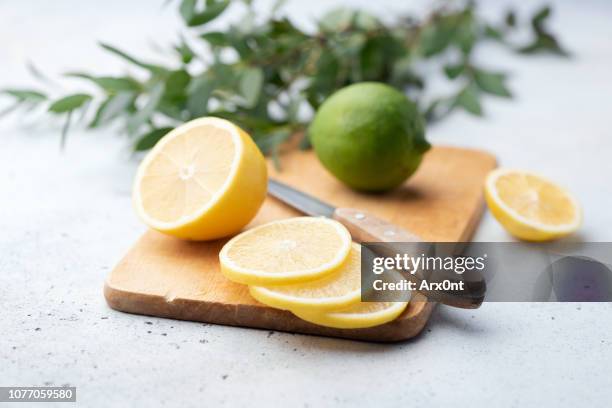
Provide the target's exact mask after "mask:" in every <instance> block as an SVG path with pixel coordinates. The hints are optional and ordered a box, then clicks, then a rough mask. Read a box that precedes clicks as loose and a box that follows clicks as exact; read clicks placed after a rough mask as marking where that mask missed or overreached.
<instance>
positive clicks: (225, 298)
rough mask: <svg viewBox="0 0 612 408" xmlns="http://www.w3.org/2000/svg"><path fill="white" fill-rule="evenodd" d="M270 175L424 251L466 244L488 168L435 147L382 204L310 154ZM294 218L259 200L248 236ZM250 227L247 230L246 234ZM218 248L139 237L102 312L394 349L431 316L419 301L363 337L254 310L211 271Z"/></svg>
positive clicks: (474, 156)
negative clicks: (363, 215)
mask: <svg viewBox="0 0 612 408" xmlns="http://www.w3.org/2000/svg"><path fill="white" fill-rule="evenodd" d="M281 164H282V171H281V172H277V171H276V170H275V169H274V168H273V166H272V165H270V175H271V177H274V178H276V179H278V180H280V181H283V182H285V183H288V184H290V185H291V186H294V187H296V188H298V189H300V190H302V191H305V192H307V193H310V194H312V195H314V196H316V197H318V198H320V199H322V200H324V201H326V202H328V203H330V204H332V205H335V206H337V207H340V206H341V207H351V208H357V209H361V210H365V211H369V212H371V213H373V214H374V215H377V216H379V217H381V218H385V219H387V220H389V221H391V222H393V223H395V224H397V225H398V226H400V227H403V228H404V229H407V230H409V231H412V232H414V233H416V234H417V235H419V236H421V237H422V238H423V239H424V240H426V241H438V242H445V241H447V242H455V241H468V240H469V239H470V238H471V236H472V234H473V232H474V230H475V227H476V225H477V223H478V221H479V220H480V217H481V215H482V211H483V208H484V202H483V195H482V185H483V182H484V179H485V176H486V174H487V173H488V172H489V171H490V170H491V169H493V168H495V166H496V161H495V158H494V157H493V156H492V155H490V154H489V153H486V152H482V151H476V150H467V149H459V148H452V147H440V146H437V147H434V148H433V149H431V150H430V151H429V152H428V153H427V154H426V156H425V159H424V161H423V164H422V165H421V167H420V168H419V170H418V172H417V173H416V174H415V175H414V176H413V177H412V178H411V179H410V180H409V181H408V182H407V183H406V184H405V185H404V186H402V187H401V188H398V189H396V190H394V191H393V192H390V193H387V194H384V195H381V194H378V195H373V194H361V193H356V192H354V191H351V190H349V189H348V188H346V187H344V186H343V185H342V184H340V183H339V182H338V181H336V179H334V178H333V177H332V176H330V175H329V174H328V173H327V172H326V171H325V169H323V168H322V166H321V165H320V164H319V162H318V160H317V159H316V157H315V156H314V155H313V153H312V152H302V151H293V152H291V153H288V154H286V155H284V156H282V157H281ZM297 215H300V214H299V213H298V212H297V211H295V210H294V209H292V208H290V207H288V206H286V205H284V204H282V203H281V202H279V201H277V200H275V199H274V198H271V197H268V198H267V199H266V202H265V203H264V205H263V207H262V209H261V210H260V212H259V214H258V215H257V217H256V218H255V219H254V220H253V222H252V223H251V224H250V226H255V225H259V224H262V223H265V222H269V221H272V220H277V219H282V218H288V217H293V216H297ZM250 226H249V227H250ZM225 242H226V240H219V241H212V242H188V241H181V240H178V239H175V238H171V237H167V236H165V235H163V234H160V233H158V232H155V231H148V232H147V233H145V234H144V235H143V236H142V238H140V240H139V241H138V242H137V243H136V244H135V245H134V246H133V247H132V249H130V250H129V251H128V253H127V254H126V255H125V257H124V258H123V259H122V260H121V262H119V264H118V265H117V266H116V267H115V269H114V270H113V271H112V272H111V274H110V276H109V277H108V279H107V281H106V283H105V286H104V295H105V297H106V301H107V302H108V304H109V306H110V307H112V308H113V309H116V310H120V311H123V312H129V313H137V314H143V315H150V316H159V317H167V318H173V319H181V320H193V321H199V322H208V323H216V324H223V325H231V326H244V327H253V328H260V329H268V330H281V331H288V332H296V333H306V334H317V335H324V336H333V337H343V338H350V339H358V340H368V341H399V340H404V339H408V338H410V337H413V336H415V335H417V334H418V333H419V332H420V331H421V330H422V329H423V327H424V326H425V324H426V322H427V320H428V319H429V316H430V314H431V312H432V310H433V308H434V306H435V304H434V303H432V302H427V301H426V299H425V298H424V297H422V296H420V295H416V296H414V297H413V300H412V301H411V302H410V304H409V306H408V308H407V309H406V311H405V312H404V313H403V314H402V315H401V316H400V317H399V318H398V319H396V320H395V321H393V322H390V323H387V324H384V325H382V326H378V327H373V328H368V329H356V330H346V329H332V328H326V327H322V326H318V325H314V324H311V323H308V322H305V321H303V320H301V319H299V318H297V317H295V316H294V315H293V314H291V313H290V312H287V311H283V310H278V309H273V308H270V307H267V306H265V305H262V304H261V303H258V302H257V301H256V300H254V299H253V298H252V297H251V296H250V295H249V292H248V288H247V287H246V286H244V285H240V284H236V283H233V282H230V281H229V280H227V279H226V278H225V277H224V276H223V275H221V273H220V271H219V259H218V255H219V251H220V249H221V247H222V246H223V244H224V243H225Z"/></svg>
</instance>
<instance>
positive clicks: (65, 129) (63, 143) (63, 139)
mask: <svg viewBox="0 0 612 408" xmlns="http://www.w3.org/2000/svg"><path fill="white" fill-rule="evenodd" d="M67 112H68V113H66V121H65V122H64V126H63V127H62V135H61V138H60V149H61V150H64V147H66V137H67V136H68V130H69V129H70V121H71V119H72V110H69V111H67Z"/></svg>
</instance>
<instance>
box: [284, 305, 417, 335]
mask: <svg viewBox="0 0 612 408" xmlns="http://www.w3.org/2000/svg"><path fill="white" fill-rule="evenodd" d="M406 306H408V302H360V303H357V304H355V305H353V306H349V307H348V308H346V309H343V310H339V311H335V312H319V313H317V312H313V311H308V310H297V309H296V310H293V311H292V312H293V314H294V315H296V316H297V317H299V318H300V319H302V320H306V321H307V322H310V323H314V324H318V325H320V326H327V327H335V328H337V329H363V328H366V327H374V326H379V325H381V324H385V323H388V322H390V321H392V320H395V319H396V318H397V317H398V316H399V315H401V314H402V312H403V311H404V310H405V309H406Z"/></svg>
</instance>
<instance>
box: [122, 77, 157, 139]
mask: <svg viewBox="0 0 612 408" xmlns="http://www.w3.org/2000/svg"><path fill="white" fill-rule="evenodd" d="M164 90H165V86H164V83H162V82H159V83H157V84H155V86H154V87H153V89H151V93H150V94H149V99H148V100H147V102H146V103H145V104H144V106H143V107H142V108H141V109H140V110H138V111H137V112H136V114H135V115H134V116H132V117H131V118H130V119H129V121H128V123H127V130H128V133H130V134H133V133H134V132H136V131H137V130H138V129H139V128H140V126H142V125H143V124H144V123H145V122H146V121H148V120H149V119H150V118H151V116H153V113H155V110H156V109H157V106H158V105H159V103H160V102H161V99H162V96H163V94H164Z"/></svg>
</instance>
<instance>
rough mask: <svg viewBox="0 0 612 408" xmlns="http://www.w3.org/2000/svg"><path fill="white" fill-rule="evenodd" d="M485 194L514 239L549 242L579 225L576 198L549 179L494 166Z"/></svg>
mask: <svg viewBox="0 0 612 408" xmlns="http://www.w3.org/2000/svg"><path fill="white" fill-rule="evenodd" d="M485 197H486V200H487V204H488V206H489V209H490V210H491V213H493V216H494V217H495V218H496V219H497V220H498V221H499V222H500V223H501V224H502V225H503V226H504V228H505V229H506V230H507V231H508V232H510V233H511V234H512V235H514V236H515V237H517V238H520V239H524V240H527V241H548V240H552V239H556V238H561V237H563V236H566V235H569V234H571V233H572V232H574V231H576V230H577V229H578V227H580V223H581V221H582V212H581V210H580V206H579V205H578V201H577V200H576V199H575V198H574V197H573V196H572V195H571V194H570V193H569V192H568V191H566V190H564V189H563V188H561V187H560V186H558V185H556V184H554V183H553V182H552V181H550V180H548V179H546V178H544V177H542V176H539V175H536V174H534V173H530V172H526V171H522V170H514V169H497V170H494V171H492V172H491V173H490V174H489V175H488V176H487V179H486V182H485Z"/></svg>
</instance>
